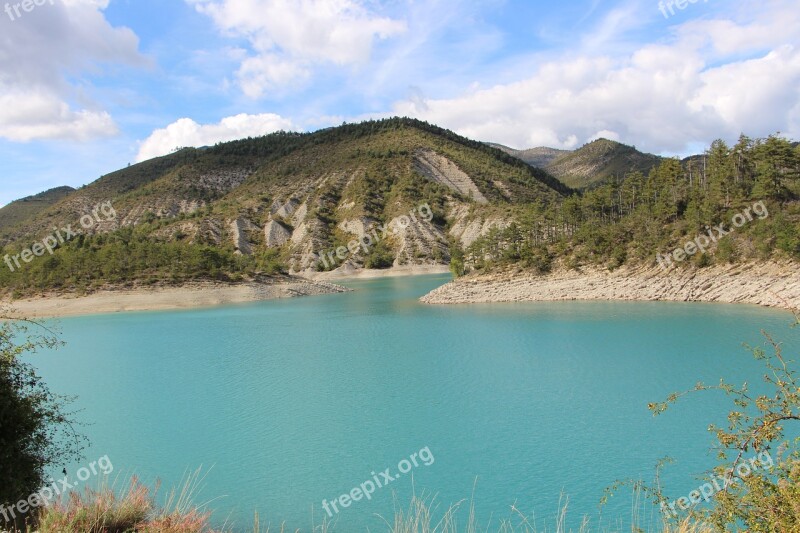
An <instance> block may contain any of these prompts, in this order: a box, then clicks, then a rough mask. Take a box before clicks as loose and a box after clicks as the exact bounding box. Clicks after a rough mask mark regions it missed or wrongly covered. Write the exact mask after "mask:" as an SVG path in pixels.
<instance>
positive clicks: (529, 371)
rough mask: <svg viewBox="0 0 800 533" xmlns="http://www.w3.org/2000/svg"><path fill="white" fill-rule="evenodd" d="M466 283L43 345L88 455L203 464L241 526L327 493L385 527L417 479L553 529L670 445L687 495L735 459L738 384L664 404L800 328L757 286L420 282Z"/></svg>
mask: <svg viewBox="0 0 800 533" xmlns="http://www.w3.org/2000/svg"><path fill="white" fill-rule="evenodd" d="M446 281H448V277H447V276H423V277H414V278H385V279H379V280H369V281H349V282H346V283H345V284H346V285H348V286H350V287H352V288H354V289H356V290H355V291H354V292H352V293H347V294H339V295H328V296H319V297H310V298H301V299H293V300H282V301H267V302H259V303H256V304H247V305H238V306H229V307H223V308H214V309H203V310H195V311H188V312H185V311H184V312H157V313H155V312H154V313H131V314H116V315H98V316H87V317H79V318H71V319H63V320H60V321H58V323H59V324H60V329H61V330H62V332H63V339H64V340H65V341H66V343H67V345H66V346H65V347H64V348H62V349H60V350H58V351H56V352H52V353H44V354H40V355H37V356H35V358H34V359H33V361H34V362H35V364H36V365H37V367H39V368H40V370H41V374H42V375H43V376H44V377H45V379H46V381H47V382H48V383H49V384H50V386H51V388H52V389H53V390H54V391H56V392H58V393H61V394H68V395H77V396H78V397H79V398H78V400H77V401H76V404H75V407H77V408H79V409H82V411H81V412H80V413H79V415H78V417H79V419H80V420H82V421H84V422H86V423H87V424H89V425H87V426H86V427H84V428H83V432H84V433H85V434H86V435H87V436H88V437H89V438H90V440H91V448H90V449H88V450H87V451H86V453H85V455H86V461H84V462H82V463H78V464H76V465H69V467H68V470H69V471H70V472H74V471H75V468H77V467H80V466H83V465H85V464H88V463H89V462H90V461H92V460H96V459H97V458H99V457H101V456H105V455H108V457H109V458H110V459H111V461H112V462H113V465H114V474H113V476H118V475H119V476H122V477H123V478H125V477H128V476H130V475H132V474H136V475H138V476H139V477H140V478H141V479H143V480H145V481H148V482H152V481H154V480H155V479H160V480H161V481H162V483H163V486H164V487H167V488H169V487H175V486H178V485H180V483H181V479H182V478H183V477H184V476H185V474H186V473H187V472H189V471H193V470H195V469H197V468H199V467H203V471H204V472H205V474H206V475H205V478H204V481H203V487H202V492H201V493H200V495H199V496H198V497H197V498H196V501H197V502H198V503H202V502H210V504H209V507H210V508H212V509H214V511H215V512H214V521H215V523H216V524H222V523H226V524H227V525H229V526H233V528H234V529H235V530H237V531H244V530H246V529H247V527H248V526H250V524H251V523H252V518H253V513H254V512H255V511H256V510H257V511H258V512H259V514H260V517H261V520H262V524H263V523H264V522H270V523H271V524H272V526H273V527H275V526H278V525H280V524H281V523H283V522H285V523H286V525H287V526H289V527H290V528H301V529H302V530H303V531H309V530H310V529H311V524H312V521H313V522H314V523H317V524H318V523H319V522H321V520H322V517H323V516H327V513H326V511H325V510H324V509H323V500H325V501H326V502H327V503H328V504H329V509H330V502H331V501H337V502H339V503H338V506H339V507H338V511H339V512H338V514H337V513H333V511H332V509H331V514H333V515H334V516H335V520H336V527H335V530H336V531H344V532H351V531H366V530H367V528H369V529H370V531H384V530H385V529H386V528H385V526H384V522H383V518H381V517H384V518H386V519H387V520H390V521H391V517H392V515H393V506H394V505H395V502H397V503H396V504H397V505H400V506H402V507H405V506H406V505H407V503H408V502H409V499H410V496H411V494H412V491H415V492H416V493H417V494H423V493H432V494H436V498H437V500H436V501H438V502H439V503H440V506H445V507H446V506H447V505H449V504H450V503H454V502H457V501H460V500H462V499H465V498H466V499H467V500H468V501H469V499H471V498H473V494H474V502H475V507H476V510H477V512H478V516H479V518H480V520H481V522H482V523H483V524H484V525H485V524H486V523H487V522H488V521H489V520H490V519H491V520H493V522H492V523H494V524H496V521H497V519H498V518H500V517H508V516H510V515H511V511H510V506H511V505H512V504H514V503H515V502H516V505H517V507H518V508H519V509H520V510H522V511H524V512H526V513H529V514H534V513H535V516H536V520H537V524H538V525H539V526H540V527H541V526H547V527H548V528H552V527H553V525H554V520H555V517H556V515H557V512H558V509H559V500H560V498H561V497H562V494H563V495H564V496H565V497H567V496H568V498H569V505H568V515H567V516H568V524H569V525H571V526H572V527H576V526H577V525H578V524H579V522H580V519H581V517H582V516H583V515H588V516H589V518H590V519H591V520H592V522H593V523H594V524H597V521H598V519H599V518H600V517H601V512H600V511H599V510H598V501H599V499H600V498H601V497H602V495H603V489H604V488H605V487H606V486H608V485H610V484H611V483H613V482H614V481H615V480H617V479H627V478H642V479H646V480H652V478H653V475H654V472H655V465H656V463H657V462H658V460H659V459H661V458H662V457H664V456H667V455H669V456H671V457H673V458H674V459H675V460H676V463H675V464H673V465H670V466H669V467H668V468H667V469H666V471H665V472H664V474H663V480H664V482H665V483H666V487H667V489H668V492H669V493H670V494H671V495H673V496H675V497H678V496H683V495H687V494H688V493H689V492H690V491H692V490H694V489H695V488H697V487H698V485H699V484H700V482H699V481H698V479H696V477H695V476H696V475H698V474H700V473H702V472H703V471H704V470H705V469H707V468H708V467H710V466H711V465H713V464H714V454H713V452H711V451H710V446H711V445H712V443H713V440H712V436H711V435H710V434H709V433H708V432H707V427H708V425H709V423H711V422H722V421H724V417H725V415H726V414H727V412H728V411H729V410H730V406H729V404H728V403H727V401H726V399H725V398H724V397H723V396H721V395H720V394H718V393H704V394H702V395H699V396H694V397H690V398H688V399H686V400H685V401H682V402H681V403H680V404H679V405H677V406H676V407H674V408H672V409H670V410H669V411H668V412H667V413H665V414H664V415H662V416H659V417H657V418H654V417H653V416H652V414H651V413H650V412H649V411H648V409H647V404H648V403H649V402H655V401H661V400H663V399H664V398H665V397H666V396H667V395H668V394H669V393H671V392H675V391H679V390H684V389H687V388H691V387H692V386H693V385H694V384H695V383H696V382H698V381H705V382H707V383H716V382H718V380H719V379H720V377H723V376H724V377H725V378H727V379H729V380H731V381H734V382H741V381H745V380H748V381H751V382H757V381H758V379H759V376H760V374H761V372H760V370H759V368H760V367H759V365H758V364H757V363H756V362H754V361H753V359H752V357H751V356H750V355H749V354H748V352H747V351H746V350H745V349H743V347H742V343H743V342H748V343H751V344H761V343H763V339H762V338H761V336H760V333H759V330H760V329H761V328H764V329H767V330H768V331H770V332H771V333H773V334H774V335H775V336H776V338H778V339H780V340H785V341H792V342H788V345H789V348H796V347H797V343H796V342H794V341H793V339H794V337H795V336H796V334H794V333H792V332H791V330H790V329H789V328H788V325H789V324H790V323H791V315H789V314H788V313H785V312H781V311H774V310H765V309H761V308H757V307H751V306H732V305H713V304H683V303H662V302H656V303H633V302H557V303H524V304H490V305H485V304H482V305H471V306H457V307H437V306H425V305H422V304H420V303H419V302H418V301H417V298H419V297H420V296H422V295H424V294H425V293H427V292H428V291H429V290H431V289H433V288H435V287H437V286H439V285H441V284H443V283H445V282H446ZM789 348H787V350H788V349H789ZM426 450H427V451H426ZM403 459H405V460H406V462H402V463H401V461H402V460H403ZM415 463H416V466H415ZM398 467H400V468H402V469H404V470H405V469H407V470H408V473H405V474H403V475H400V476H399V477H396V474H398ZM387 468H389V469H390V472H389V475H390V476H391V477H392V478H395V477H396V479H394V480H393V481H391V482H388V481H386V478H384V477H383V476H382V475H381V473H382V472H384V471H385V470H386V469H387ZM59 470H60V469H59ZM367 481H371V482H372V484H373V485H374V486H375V490H374V492H373V493H372V494H370V499H366V498H363V497H362V498H361V499H360V501H355V502H347V500H346V499H345V500H344V501H345V503H348V505H347V507H346V508H343V507H342V506H343V505H344V504H343V503H341V501H340V500H339V499H338V498H339V495H341V494H345V493H351V496H352V497H355V498H357V497H358V495H359V492H358V491H356V492H355V493H352V489H354V488H359V490H360V491H361V495H362V496H363V493H364V491H369V490H370V485H369V484H367V483H366V482H367ZM378 482H382V483H387V484H386V486H384V487H382V488H378V487H377V483H378ZM121 484H122V482H121V481H118V485H121ZM362 485H363V487H362ZM161 492H162V495H163V493H164V492H165V491H164V489H162V491H161ZM562 503H563V501H562ZM464 505H465V506H466V505H468V502H467V503H466V504H464ZM631 506H632V504H631V495H630V494H629V493H625V492H623V493H620V494H619V495H618V496H617V497H615V498H614V499H613V500H612V501H611V503H610V504H609V505H608V506H607V507H605V508H604V509H603V510H602V519H603V521H604V523H606V524H609V523H612V524H613V523H617V521H621V522H622V523H626V522H627V521H629V520H630V518H631ZM654 512H655V511H654ZM628 530H629V529H628Z"/></svg>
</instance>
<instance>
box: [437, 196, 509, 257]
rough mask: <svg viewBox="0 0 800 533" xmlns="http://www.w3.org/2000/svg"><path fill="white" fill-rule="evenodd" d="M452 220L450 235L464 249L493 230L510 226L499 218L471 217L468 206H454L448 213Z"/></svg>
mask: <svg viewBox="0 0 800 533" xmlns="http://www.w3.org/2000/svg"><path fill="white" fill-rule="evenodd" d="M450 216H451V218H452V219H453V220H454V223H453V225H452V227H451V228H450V235H452V236H453V237H455V238H456V239H458V240H459V241H460V242H461V245H462V246H463V247H464V248H467V247H468V246H469V245H471V244H472V243H474V242H475V241H477V240H478V239H479V238H481V237H484V236H486V235H487V234H488V233H489V232H490V231H492V230H493V229H495V228H497V229H501V230H502V229H506V228H507V227H508V226H510V225H511V222H512V221H511V220H509V219H506V218H500V217H489V218H485V219H484V218H482V217H471V216H470V209H469V206H466V205H455V206H453V208H452V209H451V212H450Z"/></svg>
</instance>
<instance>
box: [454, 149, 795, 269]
mask: <svg viewBox="0 0 800 533" xmlns="http://www.w3.org/2000/svg"><path fill="white" fill-rule="evenodd" d="M601 183H602V184H600V185H596V186H594V187H593V188H591V189H588V190H585V191H583V192H582V193H581V194H574V195H571V196H569V197H568V198H566V199H565V200H564V201H562V202H560V203H558V204H553V205H550V206H543V205H527V206H522V207H520V208H519V209H517V210H516V213H515V216H514V217H513V223H511V224H509V225H508V226H507V227H505V228H498V229H496V230H494V231H492V232H490V233H489V234H487V235H484V236H482V237H480V238H479V239H477V240H476V241H475V242H473V243H468V244H467V243H465V246H464V249H465V253H464V255H463V256H461V255H459V256H458V257H457V258H456V261H455V262H456V263H457V264H456V266H455V269H456V270H457V272H458V273H463V272H465V271H468V270H477V271H491V270H495V269H498V268H508V267H515V268H520V267H522V268H525V269H534V270H537V271H539V272H545V271H549V270H551V269H553V268H580V266H581V265H586V264H593V265H605V266H607V267H608V268H610V269H615V268H617V267H619V266H621V265H623V264H625V263H637V264H649V265H652V264H655V263H656V262H657V254H662V255H669V254H671V253H672V252H674V251H675V250H676V249H678V248H684V247H685V245H686V243H687V242H690V241H693V240H695V239H697V238H699V237H700V236H701V235H711V236H712V237H713V239H712V242H711V243H710V244H709V246H708V247H707V248H706V249H705V250H703V252H702V253H691V254H683V256H684V257H683V258H682V259H681V260H680V261H673V262H671V263H669V266H677V267H678V268H687V267H697V268H702V267H704V266H708V265H711V264H714V263H720V262H722V263H727V262H738V261H745V260H755V261H765V260H768V259H789V260H794V261H796V260H800V203H799V202H798V199H800V197H799V196H798V195H800V147H798V145H797V143H793V142H791V141H789V140H786V139H784V138H781V137H779V136H770V137H768V138H765V139H751V138H748V137H746V136H741V137H740V139H739V140H738V142H737V143H736V144H735V145H733V146H729V145H727V144H726V143H725V142H723V141H715V142H714V143H713V144H712V145H711V146H710V148H709V149H708V150H707V151H706V153H705V154H703V155H701V156H697V157H693V158H688V159H686V160H685V161H683V162H682V161H679V160H678V159H663V160H661V162H660V163H659V164H658V165H657V166H655V167H654V168H653V169H652V170H651V171H650V172H648V173H646V174H645V173H642V172H640V171H636V170H634V171H631V172H628V173H625V174H623V175H620V176H617V177H615V178H607V179H605V180H603V181H602V182H601ZM756 211H758V214H754V213H755V212H756ZM742 217H744V218H742ZM720 225H722V226H720ZM711 228H721V229H723V231H724V233H720V232H719V231H717V230H712V229H711ZM689 249H690V251H691V247H690V248H689ZM681 255H682V254H680V253H679V254H678V256H679V257H680V256H681Z"/></svg>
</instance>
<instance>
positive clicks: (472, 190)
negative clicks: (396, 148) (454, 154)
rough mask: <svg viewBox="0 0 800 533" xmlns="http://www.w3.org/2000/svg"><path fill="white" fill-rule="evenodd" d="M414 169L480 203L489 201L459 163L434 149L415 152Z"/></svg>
mask: <svg viewBox="0 0 800 533" xmlns="http://www.w3.org/2000/svg"><path fill="white" fill-rule="evenodd" d="M414 170H416V171H417V172H419V173H420V174H422V175H423V176H425V177H426V178H428V179H429V180H432V181H435V182H437V183H441V184H442V185H445V186H446V187H449V188H450V189H452V190H453V191H455V192H457V193H459V194H462V195H464V196H466V197H467V198H472V199H473V200H475V201H476V202H478V203H479V204H487V203H489V201H488V200H487V199H486V197H485V196H484V195H483V193H481V191H480V189H478V186H477V185H475V182H474V181H472V178H470V177H469V175H467V174H466V173H465V172H464V171H463V170H461V169H460V168H458V165H456V164H455V163H453V162H452V161H450V160H449V159H447V158H446V157H444V156H441V155H439V154H437V153H436V152H434V151H432V150H417V152H416V153H415V154H414Z"/></svg>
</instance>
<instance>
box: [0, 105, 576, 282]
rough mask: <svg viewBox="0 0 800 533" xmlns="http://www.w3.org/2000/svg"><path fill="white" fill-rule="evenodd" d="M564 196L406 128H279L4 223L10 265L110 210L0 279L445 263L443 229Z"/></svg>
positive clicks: (189, 152) (476, 147)
mask: <svg viewBox="0 0 800 533" xmlns="http://www.w3.org/2000/svg"><path fill="white" fill-rule="evenodd" d="M571 193H572V191H571V189H570V188H569V187H566V186H565V185H563V184H562V183H561V182H559V181H558V180H556V179H555V178H554V177H552V176H551V175H549V174H548V173H547V172H545V171H542V170H540V169H536V168H533V167H531V166H529V165H527V164H525V163H524V162H522V161H520V160H518V159H517V158H514V157H511V156H510V155H508V154H506V153H504V152H502V151H500V150H498V149H496V148H493V147H490V146H488V145H486V144H484V143H480V142H476V141H472V140H469V139H466V138H464V137H460V136H458V135H456V134H454V133H452V132H450V131H447V130H444V129H442V128H438V127H436V126H432V125H429V124H426V123H424V122H420V121H416V120H410V119H389V120H382V121H370V122H364V123H360V124H345V125H343V126H340V127H336V128H330V129H326V130H321V131H318V132H315V133H308V134H298V133H286V132H280V133H276V134H272V135H268V136H265V137H259V138H250V139H243V140H240V141H234V142H229V143H224V144H219V145H216V146H213V147H208V148H203V149H183V150H180V151H178V152H175V153H173V154H170V155H167V156H165V157H160V158H156V159H153V160H150V161H146V162H143V163H140V164H137V165H133V166H130V167H128V168H125V169H122V170H119V171H117V172H113V173H111V174H108V175H106V176H103V177H101V178H100V179H99V180H97V181H95V182H93V183H91V184H89V185H87V186H86V187H83V188H81V189H80V190H78V191H74V192H72V193H70V194H69V195H67V196H66V197H65V198H63V199H62V200H60V201H58V202H56V203H55V204H54V205H52V206H50V207H49V208H47V209H45V210H43V211H41V212H37V213H31V216H29V217H28V218H26V219H25V220H22V221H19V222H18V223H17V224H16V225H10V226H9V225H3V226H0V235H1V236H2V239H3V243H4V245H5V250H3V251H2V255H6V254H9V255H10V256H11V259H12V260H13V258H14V255H18V254H20V251H21V250H23V249H24V248H25V247H29V246H31V243H33V242H35V241H36V240H40V239H44V238H46V237H47V235H48V234H50V233H51V232H52V231H53V228H55V227H62V226H64V225H67V224H72V225H73V227H76V226H77V224H78V222H79V221H80V220H82V218H81V217H84V216H86V215H87V214H88V213H91V212H92V211H93V209H94V208H95V206H97V205H98V204H101V203H104V202H110V205H113V209H114V213H115V216H114V217H113V219H112V218H109V217H102V216H101V217H96V218H97V220H96V221H95V222H96V223H95V224H93V225H92V226H91V227H90V228H87V229H86V231H84V232H82V234H81V235H79V236H76V237H75V238H74V239H72V240H70V241H69V242H66V243H63V244H61V245H60V246H59V249H58V250H57V251H56V252H55V254H53V255H52V256H50V255H49V254H45V256H46V257H42V258H36V260H33V261H31V262H30V263H26V264H25V265H23V267H22V268H18V269H15V271H14V272H10V269H9V268H0V283H2V286H3V287H5V288H6V290H13V291H16V292H17V293H18V294H19V293H26V292H30V291H36V290H41V289H43V288H49V287H64V288H73V287H80V288H87V287H88V288H91V287H94V286H98V285H101V284H103V283H106V282H110V283H126V282H129V281H137V282H149V281H163V280H168V281H175V282H180V281H182V280H186V279H195V278H197V277H212V278H223V279H241V278H242V277H247V276H251V275H254V274H255V273H274V272H278V271H286V272H305V273H309V272H314V271H317V270H320V269H330V268H338V267H339V266H341V265H342V264H344V263H348V264H350V265H351V266H354V267H362V266H366V267H372V268H386V267H390V266H393V265H408V264H444V265H446V264H448V263H449V261H450V255H451V254H450V249H451V239H452V238H453V237H452V236H453V235H454V234H456V233H458V232H459V231H460V232H461V233H462V234H463V233H466V234H469V235H474V236H475V237H477V236H479V235H481V234H485V233H486V232H487V231H488V230H489V229H490V228H489V227H488V226H487V227H485V228H484V227H483V222H482V219H483V217H484V216H485V214H491V213H503V212H504V211H506V210H508V209H509V208H511V207H512V206H515V205H527V204H531V203H539V204H542V205H551V204H557V203H559V202H560V201H561V200H562V199H563V198H565V197H566V196H567V195H569V194H571ZM423 206H424V207H425V211H424V213H426V214H427V213H428V209H429V210H430V213H431V217H430V220H428V217H420V216H417V217H413V220H412V222H411V224H410V225H408V226H407V227H405V228H403V231H401V232H397V233H392V234H390V235H388V236H387V238H386V239H381V242H380V243H377V244H376V245H375V246H372V247H369V248H367V247H362V248H360V249H356V250H352V251H348V253H347V254H346V257H345V258H343V259H341V260H337V261H336V264H335V265H333V264H327V265H325V264H323V263H321V262H320V256H321V255H322V254H323V252H326V251H329V250H336V249H338V248H339V247H340V246H346V245H347V244H348V243H350V241H352V240H353V239H354V238H359V237H363V236H364V235H365V234H366V233H370V232H372V231H373V230H374V229H375V228H380V227H383V226H384V225H386V224H389V223H392V222H394V221H397V220H401V221H405V220H406V217H408V216H409V214H411V213H412V212H416V213H419V212H420V208H421V207H423ZM1 212H2V211H0V213H1ZM87 221H88V219H87ZM455 228H460V230H459V229H455ZM453 231H455V233H453ZM0 267H3V265H1V264H0Z"/></svg>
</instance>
